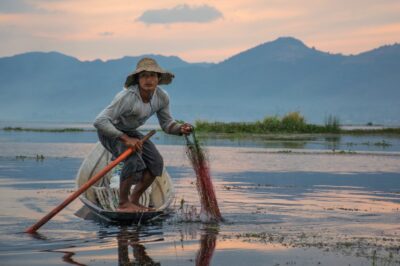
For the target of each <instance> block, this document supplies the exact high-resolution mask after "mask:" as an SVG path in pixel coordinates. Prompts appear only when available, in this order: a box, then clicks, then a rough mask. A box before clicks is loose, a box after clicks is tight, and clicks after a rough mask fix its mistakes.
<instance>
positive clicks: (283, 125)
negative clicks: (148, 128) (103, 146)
mask: <svg viewBox="0 0 400 266" xmlns="http://www.w3.org/2000/svg"><path fill="white" fill-rule="evenodd" d="M182 122H183V121H182ZM194 126H195V128H196V131H197V132H199V133H215V134H226V135H235V136H241V135H243V136H244V135H245V134H246V135H248V134H252V135H271V134H277V133H279V134H288V135H290V134H352V135H363V134H365V135H369V134H371V135H372V134H395V135H400V127H388V128H375V127H373V126H374V125H373V124H372V123H368V124H366V125H365V126H364V128H361V129H359V128H357V129H343V128H342V127H341V125H340V120H339V118H338V117H336V116H332V115H330V116H328V117H327V118H326V119H325V123H324V125H317V124H310V123H307V122H306V119H305V118H304V116H303V115H301V114H300V112H289V113H287V114H286V115H284V116H282V117H279V116H267V117H265V118H264V119H263V120H257V121H255V122H218V121H215V122H209V121H205V120H197V121H196V122H195V124H194ZM368 127H371V128H368ZM2 130H3V131H10V132H11V131H15V132H50V133H66V132H71V133H74V132H77V133H79V132H95V131H96V129H94V128H93V129H91V128H86V129H84V128H24V127H4V128H2ZM159 130H161V129H159Z"/></svg>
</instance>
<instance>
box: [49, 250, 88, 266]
mask: <svg viewBox="0 0 400 266" xmlns="http://www.w3.org/2000/svg"><path fill="white" fill-rule="evenodd" d="M45 251H46V252H55V253H62V254H64V256H62V261H63V262H65V263H68V264H72V265H79V266H86V264H83V263H79V262H77V261H76V260H74V259H73V258H72V257H73V256H74V255H75V252H71V251H63V250H45Z"/></svg>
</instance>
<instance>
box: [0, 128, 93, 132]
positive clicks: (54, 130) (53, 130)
mask: <svg viewBox="0 0 400 266" xmlns="http://www.w3.org/2000/svg"><path fill="white" fill-rule="evenodd" d="M3 130H4V131H27V132H52V133H63V132H85V131H94V130H89V129H83V128H23V127H4V128H3Z"/></svg>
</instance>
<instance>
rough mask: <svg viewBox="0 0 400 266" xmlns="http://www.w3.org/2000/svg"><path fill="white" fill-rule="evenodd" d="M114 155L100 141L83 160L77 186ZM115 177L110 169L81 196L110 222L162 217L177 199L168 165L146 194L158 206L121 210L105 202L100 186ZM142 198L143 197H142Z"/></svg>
mask: <svg viewBox="0 0 400 266" xmlns="http://www.w3.org/2000/svg"><path fill="white" fill-rule="evenodd" d="M111 159H112V155H111V154H110V153H109V152H108V151H107V150H105V149H104V148H103V146H102V145H101V144H100V143H97V144H96V145H95V147H94V148H93V150H92V151H91V152H90V153H89V155H88V156H87V157H86V158H85V160H84V161H83V163H82V165H81V167H80V169H79V171H78V174H77V177H76V184H77V187H78V188H79V187H81V186H82V185H83V184H84V183H86V182H87V181H88V180H89V179H90V178H91V177H92V176H94V175H95V174H96V173H98V172H99V171H100V170H102V169H103V168H104V167H105V166H106V165H107V164H109V163H110V162H111ZM111 177H112V171H110V172H109V173H108V174H107V175H106V176H104V177H103V178H102V180H100V181H98V182H97V183H96V184H94V185H93V186H92V187H91V188H89V189H88V190H87V191H86V192H85V193H83V194H82V195H81V196H80V200H81V201H82V202H83V204H84V205H85V206H87V207H88V208H89V209H90V211H91V212H93V213H94V214H95V215H96V216H98V217H99V218H101V219H103V220H105V221H108V222H117V223H141V222H146V221H149V220H151V219H154V218H156V217H159V216H161V215H163V214H164V213H166V212H167V211H168V207H169V206H170V205H171V203H172V201H173V200H174V196H175V193H174V187H173V183H172V180H171V177H170V176H169V174H168V172H167V171H166V169H164V171H163V174H162V175H161V176H158V177H156V179H155V181H154V182H153V184H152V185H151V189H149V192H148V193H147V194H146V193H144V194H146V195H144V197H147V198H146V199H145V201H146V202H147V204H148V205H149V206H151V207H153V208H154V209H155V211H151V212H138V213H131V212H117V211H115V210H114V209H113V208H107V209H106V208H104V207H103V206H104V204H103V205H102V204H101V202H100V199H99V197H98V194H97V193H96V190H98V189H99V188H100V189H102V188H104V187H106V185H107V184H109V183H110V179H111ZM141 200H142V199H141Z"/></svg>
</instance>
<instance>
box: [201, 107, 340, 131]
mask: <svg viewBox="0 0 400 266" xmlns="http://www.w3.org/2000/svg"><path fill="white" fill-rule="evenodd" d="M196 130H197V131H201V132H214V133H235V134H237V133H254V134H267V133H338V132H340V125H339V119H338V118H336V117H333V116H330V118H329V119H328V120H327V123H326V124H325V125H324V126H322V125H315V124H307V123H306V119H305V118H304V116H303V115H301V114H300V112H289V113H287V114H286V115H284V116H283V117H282V118H280V117H278V116H267V117H265V118H264V119H263V120H261V121H255V122H208V121H204V120H198V121H196Z"/></svg>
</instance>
